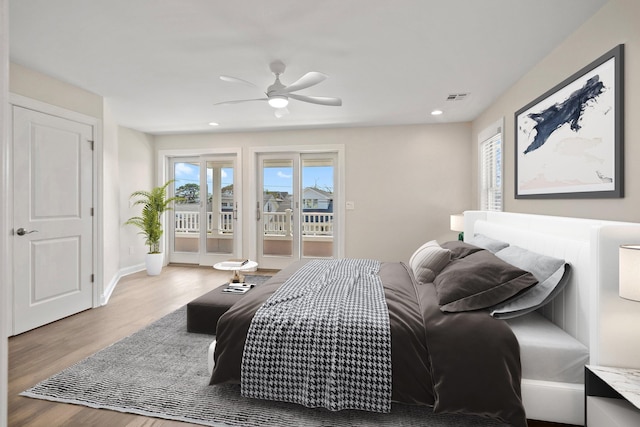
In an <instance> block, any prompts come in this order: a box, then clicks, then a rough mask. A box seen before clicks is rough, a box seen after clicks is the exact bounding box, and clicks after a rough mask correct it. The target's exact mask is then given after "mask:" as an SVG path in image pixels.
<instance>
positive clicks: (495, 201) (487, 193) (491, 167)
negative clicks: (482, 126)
mask: <svg viewBox="0 0 640 427" xmlns="http://www.w3.org/2000/svg"><path fill="white" fill-rule="evenodd" d="M493 129H494V132H493V133H494V134H493V135H492V136H490V137H489V138H481V142H480V145H479V147H478V155H479V157H480V167H479V175H480V176H479V181H480V185H479V187H480V209H481V210H486V211H502V126H498V128H497V131H496V130H495V129H496V128H495V127H494V128H493ZM483 134H486V133H485V132H483Z"/></svg>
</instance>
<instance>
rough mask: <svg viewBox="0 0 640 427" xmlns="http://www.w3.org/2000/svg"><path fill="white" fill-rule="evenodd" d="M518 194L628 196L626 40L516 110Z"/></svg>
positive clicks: (522, 196)
mask: <svg viewBox="0 0 640 427" xmlns="http://www.w3.org/2000/svg"><path fill="white" fill-rule="evenodd" d="M514 116H515V117H514V120H515V198H516V199H577V198H615V197H624V182H623V180H624V153H623V149H624V144H623V139H624V138H623V131H624V122H623V120H624V45H623V44H620V45H618V46H616V47H615V48H613V49H611V50H610V51H609V52H607V53H605V54H604V55H602V56H601V57H599V58H598V59H596V60H595V61H593V62H592V63H590V64H589V65H587V66H586V67H584V68H582V69H581V70H580V71H578V72H576V73H575V74H573V75H572V76H570V77H569V78H567V79H565V80H564V81H562V82H561V83H559V84H558V85H556V86H555V87H553V88H552V89H550V90H549V91H547V92H546V93H544V94H543V95H541V96H540V97H538V98H536V99H535V100H533V101H532V102H530V103H529V104H527V105H525V106H524V107H522V108H521V109H520V110H518V111H516V112H515V115H514Z"/></svg>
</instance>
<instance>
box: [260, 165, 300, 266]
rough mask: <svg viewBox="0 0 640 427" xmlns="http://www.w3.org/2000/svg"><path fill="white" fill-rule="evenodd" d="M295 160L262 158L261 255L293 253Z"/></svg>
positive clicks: (280, 255) (274, 255) (275, 255)
mask: <svg viewBox="0 0 640 427" xmlns="http://www.w3.org/2000/svg"><path fill="white" fill-rule="evenodd" d="M293 172H294V162H293V160H290V159H263V161H262V174H261V175H262V212H261V221H260V223H261V230H260V231H259V233H260V234H261V241H262V255H263V256H265V257H269V256H273V257H287V258H289V259H290V258H291V257H292V256H293V254H294V250H295V248H294V235H293V232H294V227H293V209H294V194H293V188H294V186H293V184H294V173H293Z"/></svg>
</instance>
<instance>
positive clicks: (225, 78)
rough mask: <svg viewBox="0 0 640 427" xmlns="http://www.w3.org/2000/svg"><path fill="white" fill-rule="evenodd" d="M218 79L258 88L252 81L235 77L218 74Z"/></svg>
mask: <svg viewBox="0 0 640 427" xmlns="http://www.w3.org/2000/svg"><path fill="white" fill-rule="evenodd" d="M220 80H222V81H225V82H229V83H240V84H242V85H247V86H251V87H255V88H258V86H256V85H254V84H253V83H251V82H248V81H246V80H242V79H239V78H237V77H231V76H220ZM258 89H260V88H258Z"/></svg>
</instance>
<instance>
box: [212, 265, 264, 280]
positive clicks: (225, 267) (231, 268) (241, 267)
mask: <svg viewBox="0 0 640 427" xmlns="http://www.w3.org/2000/svg"><path fill="white" fill-rule="evenodd" d="M257 266H258V263H257V262H255V261H248V262H246V263H245V264H243V265H230V264H229V263H228V262H225V261H223V262H219V263H217V264H214V265H213V268H215V269H216V270H226V271H233V277H231V280H230V282H231V283H242V282H243V281H244V277H240V275H239V274H238V272H240V271H249V270H253V269H254V268H256V267H257Z"/></svg>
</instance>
